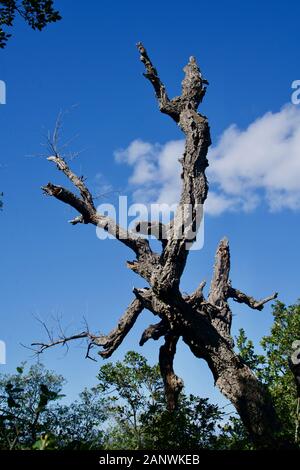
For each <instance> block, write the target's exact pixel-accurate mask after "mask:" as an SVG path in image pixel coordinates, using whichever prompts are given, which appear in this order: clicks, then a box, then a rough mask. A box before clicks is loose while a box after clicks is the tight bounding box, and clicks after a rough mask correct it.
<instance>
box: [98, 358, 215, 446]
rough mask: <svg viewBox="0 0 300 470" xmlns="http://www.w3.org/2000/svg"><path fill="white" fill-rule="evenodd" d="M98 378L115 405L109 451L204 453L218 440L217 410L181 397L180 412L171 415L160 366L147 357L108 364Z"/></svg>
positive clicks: (204, 401)
mask: <svg viewBox="0 0 300 470" xmlns="http://www.w3.org/2000/svg"><path fill="white" fill-rule="evenodd" d="M98 379H99V381H100V384H99V388H100V389H101V390H102V391H103V392H104V393H106V394H107V399H108V401H109V402H110V404H109V415H110V430H109V432H107V433H106V439H105V448H107V449H156V450H162V449H170V448H172V449H175V448H177V449H179V448H186V449H192V448H193V449H196V448H197V449H199V448H204V447H205V448H208V447H211V446H212V444H213V442H214V441H215V440H216V427H217V423H218V421H219V420H220V418H221V413H220V411H219V410H218V407H217V406H215V405H212V404H209V403H208V400H207V399H201V398H199V397H195V396H193V395H190V396H189V397H187V396H185V395H184V394H182V396H181V400H180V406H179V408H178V410H177V411H175V412H172V413H171V412H169V411H168V410H167V406H166V401H165V397H164V387H163V382H162V379H161V376H160V372H159V367H158V365H155V366H152V367H151V366H149V364H148V363H147V361H146V359H145V358H144V357H143V356H140V355H139V354H137V353H135V352H132V351H131V352H129V353H127V354H126V356H125V358H124V361H123V362H120V361H118V362H117V363H115V364H112V363H110V364H105V365H104V366H102V367H101V369H100V373H99V375H98Z"/></svg>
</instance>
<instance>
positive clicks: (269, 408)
mask: <svg viewBox="0 0 300 470" xmlns="http://www.w3.org/2000/svg"><path fill="white" fill-rule="evenodd" d="M137 47H138V50H139V52H140V59H141V61H142V62H143V64H144V66H145V69H146V70H145V73H144V75H145V77H146V78H147V79H148V80H149V81H150V83H151V84H152V86H153V88H154V91H155V95H156V97H157V100H158V104H159V109H160V111H161V112H162V113H164V114H167V115H169V116H170V117H171V118H172V119H173V120H174V121H175V122H176V123H177V124H178V125H179V127H180V129H181V130H182V131H183V133H184V134H185V139H186V140H185V150H184V154H183V156H182V158H181V159H180V162H181V165H182V175H181V178H182V191H181V196H180V200H179V204H178V208H177V211H176V214H175V217H174V220H172V221H171V222H170V223H169V224H168V225H167V226H163V225H162V224H158V223H149V222H143V221H141V222H140V223H139V224H137V226H136V231H135V233H131V232H128V231H127V230H126V229H123V228H122V227H119V226H118V225H117V224H116V223H115V221H113V220H111V219H109V218H108V217H106V216H104V215H102V214H99V213H98V212H97V211H96V209H95V206H94V203H93V198H92V195H91V193H90V191H89V190H88V188H87V187H86V185H85V183H84V181H83V180H82V179H81V178H78V177H77V176H76V175H75V174H74V173H73V172H72V171H71V169H70V168H69V166H68V165H67V163H66V162H65V161H64V160H63V158H62V157H61V156H59V155H57V154H56V155H52V156H50V157H49V158H48V160H50V161H51V162H53V163H55V164H56V166H57V167H58V169H59V170H60V171H63V173H64V174H65V175H66V177H67V178H68V179H69V180H70V181H71V182H72V184H73V185H74V186H75V188H76V189H77V190H78V192H79V195H75V194H74V193H72V192H71V191H69V190H67V189H65V188H63V187H60V186H55V185H53V184H52V183H48V184H47V185H46V186H45V187H43V190H44V191H45V193H46V194H48V195H50V196H53V197H55V198H56V199H58V200H60V201H62V202H64V203H66V204H68V205H70V206H72V207H73V208H74V209H76V211H77V212H79V215H78V216H76V217H75V218H74V219H73V220H72V221H71V223H72V224H73V225H76V224H79V223H84V224H89V223H90V224H93V225H98V226H99V227H101V228H103V229H104V230H107V231H108V232H109V233H112V234H113V235H114V236H115V237H116V238H117V239H118V240H120V241H121V242H122V243H124V244H125V245H126V246H127V247H128V248H130V249H131V250H132V251H133V252H134V254H135V259H134V260H133V261H128V262H127V266H128V267H129V268H130V269H132V270H133V271H134V272H136V273H138V274H139V275H140V276H142V277H143V278H144V279H145V281H146V282H147V287H146V288H144V289H134V290H133V293H134V295H135V297H136V299H135V300H134V301H133V303H132V304H131V306H130V307H129V309H128V310H127V311H126V312H125V314H124V316H123V317H122V319H121V321H120V322H119V324H118V326H117V328H116V329H115V330H114V331H113V332H112V333H110V335H108V336H107V337H103V336H99V335H98V336H97V335H91V334H86V335H85V337H87V338H88V339H89V340H90V342H91V344H92V345H97V346H102V347H103V348H104V351H102V352H100V353H99V354H101V355H102V356H103V357H108V356H109V355H110V354H111V353H112V352H113V351H114V350H115V349H116V348H117V346H118V345H119V344H120V343H121V341H122V340H123V339H124V337H125V336H126V334H127V333H128V331H129V330H130V328H131V327H132V326H133V324H134V322H135V320H136V318H137V316H138V315H139V313H140V312H141V311H142V310H143V309H147V310H149V311H150V312H152V313H153V314H154V315H156V316H158V317H159V318H160V322H159V323H157V324H155V325H150V326H149V328H147V329H146V330H145V331H144V333H143V335H142V338H141V340H140V344H141V345H142V344H144V343H145V342H146V341H147V340H149V339H150V338H152V339H158V338H160V337H162V336H164V337H165V344H164V345H163V346H161V348H160V355H159V359H160V368H161V373H162V377H163V380H164V383H165V390H166V397H167V400H168V404H169V409H170V410H173V409H174V408H175V407H176V403H177V399H178V395H179V393H180V390H181V388H182V386H183V384H182V381H181V379H179V378H178V377H177V376H176V374H175V372H174V370H173V359H174V356H175V353H176V344H177V341H178V339H179V338H180V337H182V339H183V341H184V342H185V343H186V344H187V345H188V346H189V348H190V350H191V351H192V353H193V354H194V355H195V356H196V357H198V358H201V359H204V360H205V361H206V362H207V364H208V366H209V368H210V370H211V372H212V374H213V377H214V380H215V384H216V386H217V387H219V389H220V391H221V392H222V393H223V394H224V395H225V396H226V397H227V398H228V399H229V400H230V401H231V403H232V404H233V405H234V406H235V408H236V410H237V411H238V413H239V414H240V416H241V419H242V421H243V423H244V425H245V426H246V428H247V430H248V432H249V435H250V436H251V438H252V439H253V441H254V442H255V443H256V444H257V445H258V446H272V445H275V442H276V432H277V431H278V430H279V427H280V425H279V423H278V421H277V418H276V415H275V411H274V408H273V405H272V403H271V400H270V398H269V396H268V393H267V391H266V390H265V388H264V387H263V386H262V384H260V383H259V381H258V380H257V378H256V377H255V375H254V374H253V373H252V371H251V370H250V369H249V367H248V366H247V365H246V364H245V363H244V362H243V361H242V359H241V358H240V357H239V356H238V355H237V354H236V353H235V352H234V349H233V348H234V345H233V339H232V337H231V323H232V312H231V309H230V305H229V303H228V299H230V298H232V299H233V300H235V301H237V302H240V303H241V302H242V303H245V304H246V305H248V306H249V307H250V308H253V309H257V310H261V309H262V308H263V306H264V304H265V303H266V302H267V301H269V300H271V299H274V298H275V297H276V295H277V294H276V293H275V294H273V295H272V296H269V297H267V298H266V299H263V300H260V301H257V300H255V299H254V298H253V297H249V296H247V295H246V294H244V293H242V292H241V291H239V290H237V289H235V288H233V287H232V286H231V283H230V281H229V273H230V252H229V243H228V241H227V240H226V239H223V240H221V242H220V244H219V246H218V248H217V251H216V259H215V266H214V271H213V276H212V281H211V286H210V292H209V295H208V297H207V299H206V298H205V296H204V293H203V288H204V286H205V282H202V283H201V284H200V285H199V288H198V289H196V291H195V292H194V293H192V294H190V295H183V294H182V293H181V291H180V286H179V285H180V279H181V275H182V273H183V270H184V268H185V264H186V261H187V257H188V254H189V249H188V248H189V247H190V246H191V244H192V243H193V242H194V241H195V235H196V233H197V229H198V226H199V222H200V221H201V216H202V206H203V204H204V202H205V200H206V197H207V192H208V183H207V179H206V175H205V170H206V168H207V166H208V161H207V151H208V147H209V145H210V143H211V140H210V131H209V125H208V120H207V118H206V117H205V116H203V115H202V114H200V113H199V112H198V111H197V109H198V106H199V104H200V103H201V101H202V99H203V97H204V95H205V92H206V86H205V85H207V84H208V82H207V81H206V80H205V79H204V78H203V77H202V74H201V72H200V70H199V67H198V65H197V63H196V60H195V58H194V57H191V58H190V60H189V62H188V64H187V65H186V67H185V68H184V72H185V77H184V79H183V81H182V93H181V96H179V97H175V98H173V99H170V98H169V97H168V94H167V92H166V88H165V86H164V84H163V83H162V81H161V80H160V78H159V76H158V73H157V70H156V69H155V67H154V66H153V64H152V62H151V60H150V58H149V56H148V54H147V52H146V50H145V48H144V46H143V45H142V44H141V43H139V44H138V45H137ZM174 163H175V162H174ZM187 206H188V208H189V209H188V211H186V207H187ZM182 227H184V230H182ZM139 233H141V234H145V233H146V234H149V233H151V234H153V235H154V236H156V237H157V238H158V239H159V240H161V242H162V244H161V252H160V253H154V252H153V251H152V250H151V247H150V244H149V242H148V241H147V240H145V239H143V238H141V237H140V236H139ZM178 234H180V236H178ZM83 334H84V333H81V336H80V335H78V337H82V335H83ZM71 339H74V337H70V338H64V341H65V342H66V341H68V340H71ZM54 344H57V342H55V341H52V342H50V343H49V344H43V345H42V346H41V345H40V346H41V350H44V349H45V348H46V347H50V346H51V345H54Z"/></svg>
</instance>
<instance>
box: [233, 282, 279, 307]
mask: <svg viewBox="0 0 300 470" xmlns="http://www.w3.org/2000/svg"><path fill="white" fill-rule="evenodd" d="M277 296H278V293H277V292H275V293H274V294H272V295H270V296H269V297H266V298H265V299H261V300H255V299H254V298H253V297H250V296H249V295H246V294H244V293H243V292H241V291H239V290H238V289H234V288H233V287H229V289H228V298H232V299H233V300H235V302H238V303H240V304H246V305H248V307H251V308H253V309H254V310H262V309H263V308H264V304H266V303H267V302H270V300H274V299H276V298H277Z"/></svg>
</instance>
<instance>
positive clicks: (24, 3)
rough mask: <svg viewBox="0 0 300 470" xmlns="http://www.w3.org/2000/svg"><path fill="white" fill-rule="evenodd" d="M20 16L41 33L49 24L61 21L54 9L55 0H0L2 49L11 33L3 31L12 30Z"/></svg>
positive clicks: (0, 44) (0, 45) (0, 38)
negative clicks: (5, 29)
mask: <svg viewBox="0 0 300 470" xmlns="http://www.w3.org/2000/svg"><path fill="white" fill-rule="evenodd" d="M17 14H19V15H20V16H21V17H22V18H23V19H24V20H25V21H26V23H27V24H28V25H29V26H30V27H31V28H32V29H34V30H36V29H37V30H39V31H41V30H42V29H44V28H45V26H47V24H48V23H53V22H56V21H59V20H60V19H61V16H60V14H59V12H58V11H56V10H55V9H54V6H53V0H19V1H18V0H0V48H2V49H3V48H4V47H5V46H6V43H7V41H8V39H9V38H10V37H11V34H10V33H7V32H6V31H4V30H3V26H4V27H8V28H11V27H12V26H13V24H14V21H15V18H16V15H17Z"/></svg>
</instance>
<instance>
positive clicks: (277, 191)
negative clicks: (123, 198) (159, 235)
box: [115, 105, 300, 215]
mask: <svg viewBox="0 0 300 470" xmlns="http://www.w3.org/2000/svg"><path fill="white" fill-rule="evenodd" d="M183 149H184V141H183V140H174V141H170V142H167V143H166V144H164V145H160V144H151V143H149V142H143V141H141V140H135V141H133V142H132V143H131V144H130V145H129V147H128V148H127V149H125V150H121V151H117V152H116V153H115V157H116V159H117V160H118V161H119V162H124V163H127V164H128V165H130V166H132V169H133V172H132V175H131V177H130V180H129V182H130V184H131V185H132V187H133V190H134V197H135V199H136V200H137V201H140V202H159V203H168V204H174V203H175V202H177V201H178V198H179V194H180V185H181V179H180V172H181V167H180V164H179V162H178V158H179V157H180V156H181V155H182V153H183ZM208 159H209V164H210V166H209V168H208V170H207V176H208V179H209V182H210V192H209V196H208V199H207V202H206V213H210V214H211V215H219V214H221V213H223V212H225V211H237V210H241V211H245V212H247V211H252V210H254V209H255V208H256V207H258V206H259V205H260V204H262V203H265V204H267V206H268V208H269V210H271V211H276V210H281V209H284V208H289V209H293V210H298V209H300V108H299V107H297V106H291V105H288V106H285V107H283V108H282V109H281V110H280V111H279V112H277V113H271V112H269V113H267V114H265V115H264V116H262V117H260V118H258V119H256V120H255V121H254V122H253V123H252V124H250V125H249V126H248V128H247V129H245V130H240V129H239V128H238V127H237V126H235V125H232V126H230V127H229V128H228V129H226V130H225V131H224V132H223V134H222V135H221V137H220V139H219V141H218V142H217V144H216V146H214V147H211V149H210V150H209V156H208ZM141 199H143V201H142V200H141Z"/></svg>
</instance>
